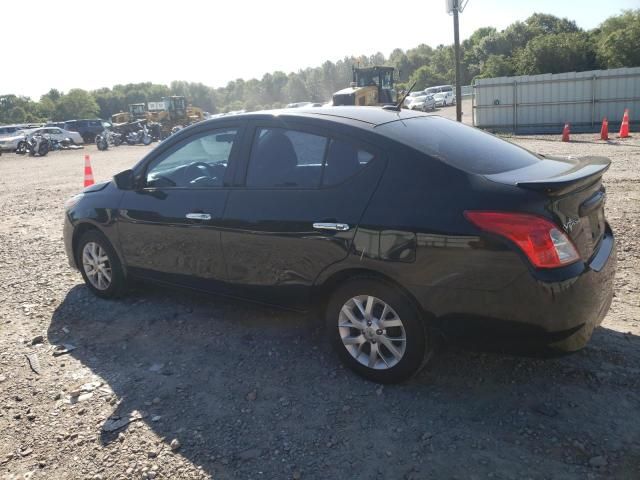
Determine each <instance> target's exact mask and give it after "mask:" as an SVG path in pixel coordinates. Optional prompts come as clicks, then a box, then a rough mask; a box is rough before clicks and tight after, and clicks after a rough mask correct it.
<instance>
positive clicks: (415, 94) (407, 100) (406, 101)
mask: <svg viewBox="0 0 640 480" xmlns="http://www.w3.org/2000/svg"><path fill="white" fill-rule="evenodd" d="M425 94H426V93H425V91H424V90H421V91H419V92H411V93H410V94H409V95H407V98H405V99H404V103H403V106H404V107H406V108H409V104H410V103H411V102H412V101H413V99H414V98H416V97H421V96H423V95H425ZM400 98H402V97H400Z"/></svg>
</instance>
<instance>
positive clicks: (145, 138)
mask: <svg viewBox="0 0 640 480" xmlns="http://www.w3.org/2000/svg"><path fill="white" fill-rule="evenodd" d="M151 141H152V140H151V136H150V135H143V136H142V144H143V145H151Z"/></svg>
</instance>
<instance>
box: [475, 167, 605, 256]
mask: <svg viewBox="0 0 640 480" xmlns="http://www.w3.org/2000/svg"><path fill="white" fill-rule="evenodd" d="M540 157H541V160H540V161H539V162H536V163H534V164H532V165H529V166H527V167H524V168H519V169H516V170H510V171H507V172H502V173H496V174H491V175H485V177H486V178H487V179H489V180H491V181H494V182H498V183H503V184H507V185H514V186H517V187H519V188H523V189H526V190H533V191H536V192H540V193H542V194H545V195H547V196H548V197H549V200H550V204H549V207H548V208H549V210H550V211H551V212H552V213H553V214H554V215H555V216H556V217H557V219H558V221H559V223H560V224H561V225H562V228H563V229H564V231H565V232H566V233H567V234H568V235H569V237H570V238H571V240H572V241H573V243H574V245H575V246H576V248H577V249H578V252H579V253H580V255H581V257H582V259H583V260H584V261H588V260H589V259H590V258H591V256H592V255H593V253H594V252H595V251H596V250H597V249H598V246H599V245H600V241H601V240H602V237H603V236H604V233H605V228H606V227H605V217H604V205H605V201H606V192H605V189H604V186H603V185H602V175H603V174H604V172H606V171H607V169H608V168H609V166H610V164H611V161H610V160H609V159H608V158H604V157H579V158H578V157H546V156H540Z"/></svg>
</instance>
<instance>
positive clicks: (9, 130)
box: [0, 125, 21, 138]
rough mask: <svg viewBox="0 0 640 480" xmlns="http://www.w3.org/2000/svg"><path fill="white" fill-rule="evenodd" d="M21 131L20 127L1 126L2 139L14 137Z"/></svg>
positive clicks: (0, 136) (0, 134)
mask: <svg viewBox="0 0 640 480" xmlns="http://www.w3.org/2000/svg"><path fill="white" fill-rule="evenodd" d="M20 130H21V127H20V126H19V125H2V126H0V138H2V137H12V136H14V135H15V134H16V133H17V132H18V131H20Z"/></svg>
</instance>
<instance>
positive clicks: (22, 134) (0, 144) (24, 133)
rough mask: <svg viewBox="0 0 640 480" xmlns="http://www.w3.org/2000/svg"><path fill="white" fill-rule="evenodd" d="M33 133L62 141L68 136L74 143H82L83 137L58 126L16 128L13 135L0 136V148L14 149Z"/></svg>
mask: <svg viewBox="0 0 640 480" xmlns="http://www.w3.org/2000/svg"><path fill="white" fill-rule="evenodd" d="M34 135H43V136H47V137H49V138H51V139H52V140H57V141H59V142H62V141H63V140H64V139H66V138H68V139H70V140H71V142H72V143H74V144H76V145H82V143H84V142H83V138H82V136H81V135H80V134H79V133H78V132H71V131H69V130H64V129H62V128H58V127H41V128H31V129H27V130H17V131H16V132H15V133H14V134H13V135H9V136H5V137H0V150H5V151H15V150H16V149H17V148H18V145H19V144H20V142H23V141H26V140H28V139H30V138H31V137H32V136H34Z"/></svg>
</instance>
